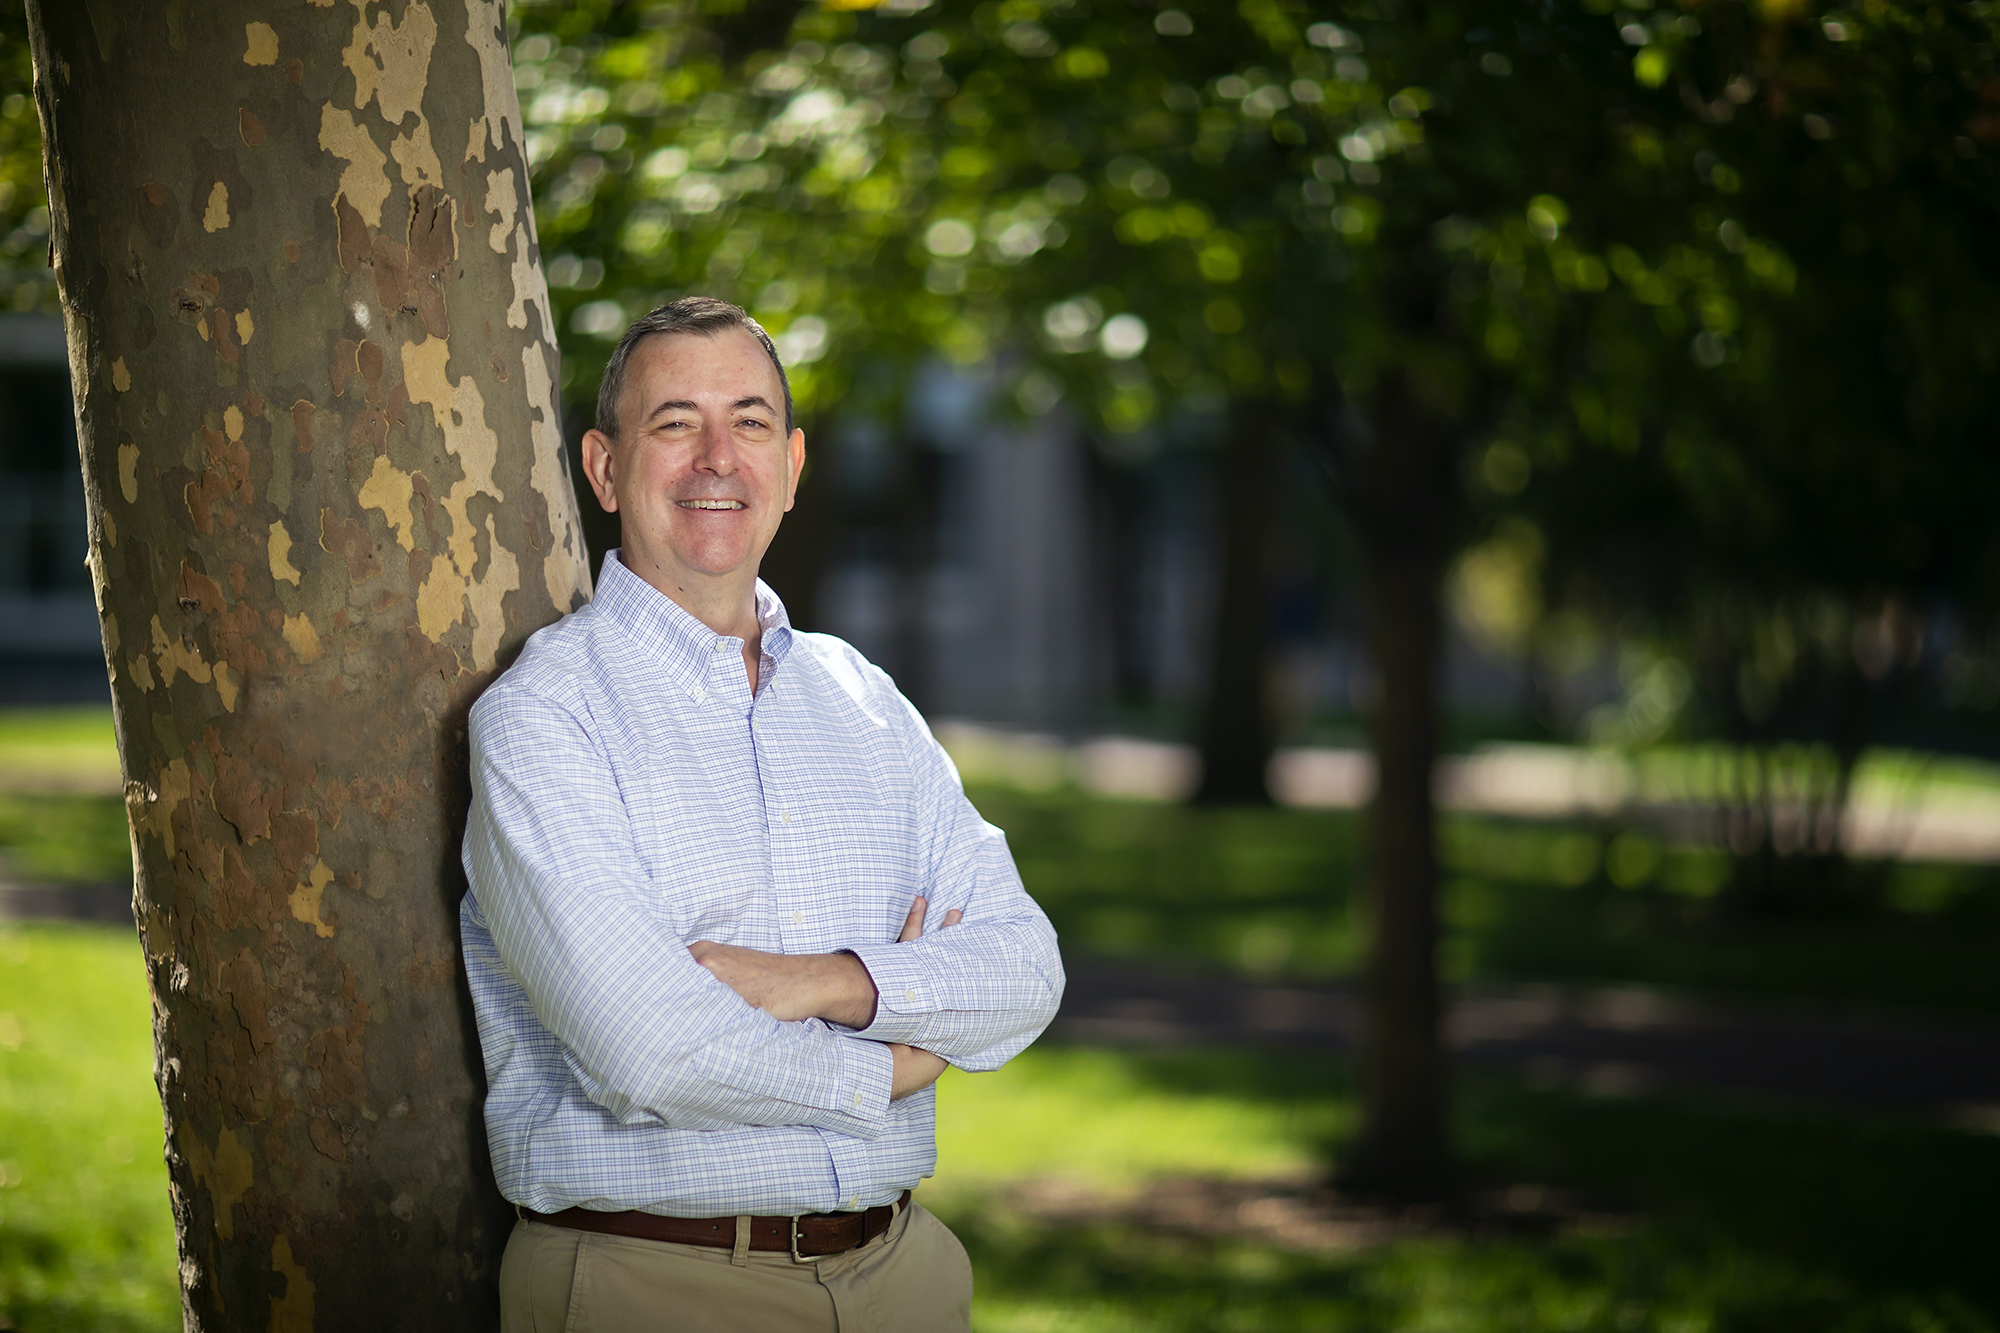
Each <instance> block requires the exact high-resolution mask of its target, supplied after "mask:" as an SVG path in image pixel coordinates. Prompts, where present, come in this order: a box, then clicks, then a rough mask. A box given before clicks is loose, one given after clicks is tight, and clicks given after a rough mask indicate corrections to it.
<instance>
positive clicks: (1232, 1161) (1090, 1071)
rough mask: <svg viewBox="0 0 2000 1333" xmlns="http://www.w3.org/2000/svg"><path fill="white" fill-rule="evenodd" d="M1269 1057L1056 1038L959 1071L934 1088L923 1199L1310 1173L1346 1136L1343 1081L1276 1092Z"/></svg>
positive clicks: (1348, 1115) (1348, 1116) (1348, 1120)
mask: <svg viewBox="0 0 2000 1333" xmlns="http://www.w3.org/2000/svg"><path fill="white" fill-rule="evenodd" d="M1263 1063H1267V1060H1265V1059H1263V1058H1261V1057H1254V1056H1253V1057H1247V1058H1243V1059H1234V1060H1232V1059H1231V1058H1229V1057H1226V1056H1220V1057H1219V1056H1215V1055H1202V1056H1193V1057H1187V1056H1181V1057H1176V1056H1154V1057H1144V1056H1135V1055H1130V1054H1126V1053H1122V1052H1113V1051H1101V1050H1091V1049H1077V1048H1074V1047H1062V1046H1052V1045H1051V1046H1040V1047H1033V1048H1030V1049H1029V1050H1028V1051H1027V1052H1025V1053H1024V1054H1022V1055H1021V1056H1019V1057H1018V1058H1016V1059H1015V1060H1014V1061H1013V1062H1012V1063H1010V1064H1008V1065H1006V1066H1005V1067H1004V1068H1002V1069H999V1070H997V1071H995V1072H993V1073H990V1074H964V1073H960V1072H958V1071H956V1070H953V1071H951V1072H949V1073H947V1074H946V1075H945V1077H944V1078H943V1080H941V1081H940V1083H939V1085H938V1175H937V1178H936V1179H935V1180H933V1181H931V1182H928V1183H927V1184H926V1185H925V1187H924V1188H925V1193H926V1196H927V1197H928V1196H929V1195H930V1194H931V1192H933V1191H936V1192H938V1193H941V1194H943V1193H956V1192H964V1191H966V1190H970V1189H975V1188H977V1187H979V1186H981V1185H989V1184H991V1183H993V1182H995V1181H1005V1180H1022V1179H1030V1178H1047V1177H1056V1178H1064V1179H1069V1180H1074V1181H1076V1182H1079V1183H1082V1184H1086V1185H1089V1186H1092V1187H1096V1188H1099V1189H1111V1190H1115V1189H1119V1188H1121V1187H1126V1186H1130V1185H1133V1184H1135V1183H1137V1182H1139V1181H1142V1180H1144V1179H1146V1178H1148V1177H1152V1176H1159V1175H1214V1176H1252V1177H1303V1176H1306V1175H1309V1174H1311V1173H1312V1172H1314V1171H1315V1170H1317V1169H1318V1168H1319V1166H1320V1164H1321V1163H1322V1161H1323V1160H1324V1156H1325V1145H1326V1144H1327V1143H1328V1142H1329V1141H1332V1140H1334V1139H1336V1138H1340V1137H1344V1136H1345V1135H1346V1134H1347V1133H1348V1131H1349V1129H1350V1127H1351V1124H1352V1112H1353V1106H1352V1102H1351V1101H1350V1099H1349V1098H1348V1097H1347V1096H1346V1095H1345V1089H1344V1088H1341V1087H1338V1086H1328V1087H1324V1088H1321V1089H1318V1090H1316V1091H1315V1090H1313V1089H1309V1088H1289V1089H1284V1090H1282V1091H1275V1092H1274V1090H1272V1089H1271V1088H1269V1087H1268V1085H1267V1081H1266V1080H1260V1079H1258V1077H1257V1076H1258V1075H1259V1074H1260V1073H1261V1072H1262V1071H1261V1070H1260V1068H1259V1066H1260V1064H1263ZM1163 1083H1166V1084H1172V1085H1179V1086H1175V1087H1173V1088H1172V1090H1171V1091H1166V1090H1164V1089H1163V1087H1162V1084H1163ZM1260 1083H1264V1084H1266V1085H1265V1086H1259V1084H1260ZM1189 1085H1193V1086H1189Z"/></svg>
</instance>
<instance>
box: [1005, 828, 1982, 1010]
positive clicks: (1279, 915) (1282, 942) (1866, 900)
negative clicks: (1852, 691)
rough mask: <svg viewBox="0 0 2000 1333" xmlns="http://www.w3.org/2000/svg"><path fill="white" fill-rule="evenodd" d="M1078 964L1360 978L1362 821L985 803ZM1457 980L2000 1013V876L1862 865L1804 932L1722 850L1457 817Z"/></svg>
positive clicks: (1450, 862) (1451, 872)
mask: <svg viewBox="0 0 2000 1333" xmlns="http://www.w3.org/2000/svg"><path fill="white" fill-rule="evenodd" d="M971 794H972V798H973V801H974V803H975V804H976V805H977V806H978V807H979V809H980V812H981V813H982V814H984V815H985V816H986V817H987V818H988V819H989V820H991V821H992V822H993V823H995V824H997V825H999V826H1000V827H1001V828H1002V829H1005V830H1006V832H1007V839H1008V844H1009V846H1010V847H1012V848H1013V851H1014V854H1015V858H1016V861H1017V862H1018V864H1019V866H1020V869H1021V877H1022V879H1023V881H1024V882H1025V883H1026V884H1027V886H1028V891H1029V892H1030V893H1032V894H1034V895H1035V898H1036V900H1037V901H1039V902H1040V903H1041V904H1042V906H1043V908H1044V909H1046V910H1047V911H1048V913H1049V916H1050V918H1051V919H1052V920H1053V921H1054V922H1055V925H1056V930H1057V933H1058V934H1059V935H1060V936H1061V937H1062V940H1063V947H1064V949H1065V950H1066V951H1067V952H1069V953H1070V954H1072V955H1076V956H1085V955H1096V956H1101V957H1114V958H1144V959H1146V960H1148V961H1150V962H1157V963H1160V964H1163V965H1168V966H1178V967H1182V968H1187V967H1197V968H1211V969H1221V970H1225V971H1230V972H1238V973H1247V974H1249V975H1252V976H1261V977H1268V978H1273V979H1280V978H1291V979H1299V980H1325V979H1329V978H1335V977H1344V976H1350V975H1352V974H1353V973H1354V971H1355V969H1356V966H1357V960H1358V958H1359V949H1360V946H1361V934H1360V928H1359V922H1358V919H1357V914H1356V912H1355V910H1354V900H1355V893H1356V889H1357V886H1358V884H1359V882H1360V877H1361V874H1362V873H1363V862H1362V856H1363V843H1362V833H1363V830H1362V824H1361V820H1360V818H1359V817H1358V816H1356V815H1355V814H1353V813H1351V812H1347V811H1336V810H1288V809H1272V810H1202V809H1189V808H1186V807H1182V806H1173V805H1165V804H1158V803H1146V802H1140V801H1122V800H1111V799H1105V798H1100V797H1091V796H1087V795H1084V794H1082V793H1079V792H1075V791H1066V790H1065V791H1055V792H1043V793H1033V792H1023V791H1018V790H1012V789H1000V788H975V789H973V790H972V793H971ZM1439 841H1440V846H1439V855H1440V860H1441V862H1442V869H1443V871H1444V885H1443V912H1444V924H1445V931H1444V939H1443V941H1442V943H1441V961H1442V964H1443V967H1444V971H1445V974H1446V976H1447V978H1448V979H1450V980H1452V981H1460V982H1464V981H1579V982H1600V981H1639V982H1648V983H1653V984H1657V985H1667V986H1689V987H1700V988H1705V989H1713V990H1720V991H1735V992H1742V993H1747V994H1772V995H1783V996H1786V997H1791V998H1823V999H1830V1000H1840V1001H1843V1002H1852V1003H1860V1004H1874V1005H1889V1006H1928V1007H1934V1008H1948V1009H1961V1010H1973V1011H1979V1012H1985V1013H2000V968H1995V967H1993V966H1992V963H1991V960H1992V958H1993V957H1994V956H1996V953H2000V870H1996V868H1995V867H1991V866H1980V865H1930V864H1892V865H1890V864H1872V865H1867V864H1857V865H1855V866H1853V867H1851V868H1850V869H1851V872H1852V873H1851V875H1850V881H1851V882H1850V883H1849V885H1847V886H1846V887H1844V888H1842V889H1841V890H1840V891H1839V892H1837V893H1836V892H1831V891H1830V892H1829V893H1828V895H1827V897H1826V900H1825V901H1824V902H1823V903H1821V904H1819V905H1818V906H1817V907H1816V908H1815V909H1814V910H1813V911H1812V912H1810V913H1809V914H1806V915H1803V916H1801V917H1797V918H1778V919H1749V918H1745V917H1743V916H1741V915H1732V914H1731V912H1730V910H1729V909H1728V907H1727V905H1726V904H1725V903H1724V902H1723V901H1722V899H1721V898H1720V897H1719V896H1718V892H1717V891H1718V890H1719V889H1720V887H1721V885H1722V883H1723V881H1724V880H1725V878H1726V877H1727V875H1728V874H1729V866H1728V864H1727V863H1726V861H1725V860H1723V859H1722V858H1721V857H1720V856H1718V855H1717V854H1716V853H1714V852H1710V851H1695V850H1690V849H1685V848H1675V847H1666V846H1661V845H1659V844H1658V843H1657V842H1656V841H1654V840H1653V839H1650V838H1649V837H1647V836H1645V835H1644V834H1643V833H1641V832H1639V831H1636V830H1632V829H1627V828H1624V827H1622V826H1618V825H1613V824H1608V823H1595V822H1583V821H1567V822H1563V821H1548V822H1541V821H1527V820H1518V819H1504V818H1499V817H1495V816H1484V815H1465V814H1459V815H1449V816H1446V817H1445V818H1444V819H1443V820H1442V821H1441V823H1440V840H1439Z"/></svg>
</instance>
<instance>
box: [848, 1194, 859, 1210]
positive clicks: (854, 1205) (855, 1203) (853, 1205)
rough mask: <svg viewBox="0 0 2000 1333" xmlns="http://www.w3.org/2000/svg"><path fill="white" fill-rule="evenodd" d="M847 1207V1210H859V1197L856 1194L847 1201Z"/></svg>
mask: <svg viewBox="0 0 2000 1333" xmlns="http://www.w3.org/2000/svg"><path fill="white" fill-rule="evenodd" d="M847 1206H848V1207H849V1208H859V1207H860V1206H861V1196H860V1195H859V1194H857V1195H855V1196H854V1197H853V1198H851V1199H849V1200H848V1201H847Z"/></svg>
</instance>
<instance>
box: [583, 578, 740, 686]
mask: <svg viewBox="0 0 2000 1333" xmlns="http://www.w3.org/2000/svg"><path fill="white" fill-rule="evenodd" d="M619 558H620V560H621V562H624V563H625V568H626V569H628V570H630V571H631V572H632V573H634V574H637V575H638V576H639V577H640V578H642V579H644V580H645V581H646V582H647V583H648V584H650V585H651V586H652V587H654V588H656V589H658V590H659V591H660V592H661V593H664V594H665V595H666V597H667V599H668V600H669V601H671V602H672V603H673V604H674V605H675V606H678V607H679V608H680V609H681V610H683V611H685V612H687V613H688V614H689V615H691V616H693V617H694V618H695V619H696V620H699V621H700V622H701V623H702V624H704V625H706V626H707V627H708V628H710V629H712V630H714V631H715V632H716V633H717V634H720V635H723V636H725V637H728V638H740V639H742V640H743V667H744V670H746V671H747V672H748V673H749V676H750V689H751V691H752V692H753V693H754V692H755V691H756V689H757V667H758V663H759V661H760V660H761V658H762V655H763V644H764V626H763V624H762V622H761V621H759V620H758V618H757V571H756V570H755V569H752V570H750V571H749V572H747V573H742V574H735V573H732V574H726V575H722V576H719V577H714V576H709V575H705V574H694V573H690V572H689V571H687V570H682V569H674V568H668V567H664V566H662V565H660V564H658V563H657V562H655V561H650V560H647V559H646V558H645V557H644V556H643V555H638V554H634V555H632V556H631V558H630V559H629V561H628V560H627V559H626V556H625V553H624V552H620V553H619Z"/></svg>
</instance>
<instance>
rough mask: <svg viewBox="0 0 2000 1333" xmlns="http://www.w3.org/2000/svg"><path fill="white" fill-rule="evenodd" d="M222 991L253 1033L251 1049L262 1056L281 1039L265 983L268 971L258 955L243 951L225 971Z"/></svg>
mask: <svg viewBox="0 0 2000 1333" xmlns="http://www.w3.org/2000/svg"><path fill="white" fill-rule="evenodd" d="M220 989H221V990H222V992H223V994H225V995H227V996H228V997H229V1003H230V1007H231V1008H233V1009H234V1010H235V1011H236V1021H237V1022H238V1023H241V1024H242V1025H243V1031H244V1032H245V1033H247V1034H249V1037H250V1049H251V1051H252V1052H253V1053H261V1052H262V1051H263V1050H264V1049H265V1048H266V1047H268V1046H271V1045H273V1044H274V1043H275V1042H276V1041H277V1040H278V1034H277V1033H275V1032H273V1031H272V1030H271V991H270V988H269V987H268V986H267V985H265V983H264V968H263V965H262V964H260V963H259V962H258V961H257V957H256V955H255V954H253V953H251V952H250V951H249V950H248V949H242V950H239V951H238V952H237V954H236V957H235V958H233V959H231V960H230V962H229V964H228V965H227V966H226V967H224V968H223V969H222V976H221V978H220Z"/></svg>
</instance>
